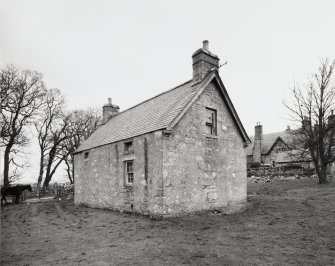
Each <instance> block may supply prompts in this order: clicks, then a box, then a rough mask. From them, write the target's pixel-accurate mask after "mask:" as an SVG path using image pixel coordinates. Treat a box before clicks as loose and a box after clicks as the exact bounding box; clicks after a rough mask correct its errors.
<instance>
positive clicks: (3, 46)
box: [0, 0, 335, 135]
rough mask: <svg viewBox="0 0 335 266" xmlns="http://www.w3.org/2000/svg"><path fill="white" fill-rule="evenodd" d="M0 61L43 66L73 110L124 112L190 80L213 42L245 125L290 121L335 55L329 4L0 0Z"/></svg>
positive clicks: (280, 126)
mask: <svg viewBox="0 0 335 266" xmlns="http://www.w3.org/2000/svg"><path fill="white" fill-rule="evenodd" d="M0 3H1V6H0V33H1V34H0V64H1V65H4V64H7V63H13V64H16V65H18V66H20V67H23V68H30V69H33V70H37V71H39V72H42V73H43V74H44V77H45V81H46V83H47V85H48V86H49V87H57V88H59V89H61V90H62V91H63V93H64V94H65V95H66V97H67V105H68V107H69V108H85V107H89V106H92V107H100V106H102V105H103V104H104V103H106V102H107V98H108V97H112V99H113V103H114V104H117V105H119V106H120V108H121V110H124V109H126V108H128V107H130V106H132V105H135V104H137V103H139V102H141V101H143V100H145V99H147V98H149V97H152V96H154V95H156V94H158V93H160V92H162V91H164V90H167V89H169V88H172V87H174V86H176V85H178V84H180V83H183V82H184V81H186V80H189V79H191V77H192V59H191V56H192V53H193V52H194V51H195V50H196V49H198V48H200V47H201V46H202V41H203V40H205V39H207V40H209V49H210V51H211V52H213V53H215V54H217V55H218V56H219V57H220V59H221V63H224V62H225V61H227V62H228V64H227V65H225V66H223V67H221V68H220V75H221V78H222V80H223V83H224V84H225V86H226V88H227V90H228V93H229V95H230V97H231V99H232V101H233V103H234V105H235V108H236V110H237V112H238V114H239V116H240V118H241V120H242V123H243V124H244V127H245V129H246V131H247V132H248V133H249V134H250V135H253V131H254V126H255V124H256V122H257V121H260V122H261V123H262V125H263V131H264V132H265V133H270V132H276V131H281V130H284V129H285V128H286V126H287V125H288V123H289V121H287V120H285V118H287V113H286V110H285V108H284V107H283V105H282V100H283V99H284V98H289V97H290V87H292V85H293V83H294V82H299V83H303V82H305V81H306V80H307V79H308V78H309V75H310V74H311V73H312V72H314V71H316V69H317V67H318V66H319V63H320V60H322V59H323V58H326V57H329V58H330V59H334V58H335V15H334V11H335V1H321V0H319V1H306V0H305V1H294V0H290V1H268V0H264V1H261V0H259V1H256V0H254V1H204V0H202V1H195V0H192V1H182V0H179V1H171V0H170V1H157V0H156V1H125V0H123V1H101V0H97V1H93V0H92V1H84V0H80V1H69V0H66V1H65V0H63V1H61V0H57V1H56V0H55V1H46V0H29V1H27V0H22V1H18V0H6V1H5V0H0Z"/></svg>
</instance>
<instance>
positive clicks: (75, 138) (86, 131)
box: [64, 108, 101, 184]
mask: <svg viewBox="0 0 335 266" xmlns="http://www.w3.org/2000/svg"><path fill="white" fill-rule="evenodd" d="M100 119H101V118H100V116H99V112H98V111H97V110H95V109H91V108H90V109H87V110H79V111H73V112H72V113H71V124H70V127H69V129H68V131H69V133H68V134H69V135H70V136H71V137H70V138H68V139H67V140H66V152H67V156H66V158H65V160H64V162H65V164H66V172H67V176H68V178H69V180H70V183H71V184H73V182H74V176H73V152H74V151H75V150H76V149H77V148H78V147H79V146H80V144H81V143H82V142H83V141H84V140H86V139H87V138H88V137H89V136H90V135H91V134H92V133H93V132H94V131H95V130H96V129H97V127H98V125H99V123H100Z"/></svg>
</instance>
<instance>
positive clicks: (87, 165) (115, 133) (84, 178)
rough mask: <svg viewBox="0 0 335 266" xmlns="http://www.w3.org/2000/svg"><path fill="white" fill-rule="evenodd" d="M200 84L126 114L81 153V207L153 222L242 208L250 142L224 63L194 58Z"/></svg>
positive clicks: (109, 114)
mask: <svg viewBox="0 0 335 266" xmlns="http://www.w3.org/2000/svg"><path fill="white" fill-rule="evenodd" d="M192 59H193V78H192V79H191V80H189V81H186V82H185V83H183V84H180V85H178V86H176V87H174V88H172V89H170V90H168V91H166V92H163V93H161V94H159V95H157V96H155V97H153V98H151V99H148V100H146V101H144V102H142V103H140V104H138V105H136V106H134V107H132V108H129V109H127V110H125V111H123V112H119V107H118V106H116V105H113V104H112V102H111V101H109V103H108V104H107V105H105V106H104V107H103V117H104V124H103V125H101V126H100V127H99V128H98V129H97V130H96V131H95V132H94V133H93V134H92V135H91V137H90V138H88V139H87V140H86V141H85V142H84V143H83V144H82V145H81V146H80V147H79V148H78V149H77V151H76V152H75V155H74V175H75V204H84V205H87V206H91V207H97V208H108V209H113V210H120V211H133V212H137V213H141V214H147V215H150V216H174V215H180V214H183V213H189V212H196V211H202V210H209V209H225V208H229V209H230V208H233V209H234V208H237V207H239V206H241V204H242V203H243V202H245V201H246V196H247V179H246V156H245V149H246V147H247V144H248V143H249V142H250V140H249V138H248V136H247V134H246V132H245V130H244V128H243V125H242V123H241V121H240V119H239V117H238V115H237V113H236V110H235V108H234V106H233V104H232V102H231V100H230V98H229V96H228V93H227V90H226V88H225V87H224V85H223V83H222V80H221V78H220V76H219V72H218V70H219V58H218V56H216V55H215V54H213V53H211V52H210V51H209V49H208V41H204V42H203V48H200V49H198V50H197V51H195V52H194V53H193V55H192Z"/></svg>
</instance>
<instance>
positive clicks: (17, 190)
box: [1, 185, 32, 207]
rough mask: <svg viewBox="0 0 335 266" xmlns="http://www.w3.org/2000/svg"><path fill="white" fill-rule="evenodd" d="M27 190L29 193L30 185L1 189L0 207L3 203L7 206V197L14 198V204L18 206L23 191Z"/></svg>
mask: <svg viewBox="0 0 335 266" xmlns="http://www.w3.org/2000/svg"><path fill="white" fill-rule="evenodd" d="M26 189H28V190H29V191H31V190H32V189H31V186H30V185H17V186H14V187H3V188H1V207H2V206H3V201H5V203H6V204H7V201H6V197H7V196H8V195H11V196H15V204H19V202H20V197H21V194H22V192H23V191H25V190H26Z"/></svg>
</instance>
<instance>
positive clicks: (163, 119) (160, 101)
mask: <svg viewBox="0 0 335 266" xmlns="http://www.w3.org/2000/svg"><path fill="white" fill-rule="evenodd" d="M215 77H216V78H217V79H219V81H218V83H220V82H221V85H220V86H221V88H222V87H223V84H222V81H221V79H220V77H219V76H218V73H217V71H216V70H214V71H211V72H210V73H209V74H208V75H207V76H206V78H204V79H203V80H202V81H201V82H200V83H198V84H196V85H192V80H189V81H187V82H185V83H183V84H181V85H179V86H177V87H175V88H173V89H171V90H168V91H166V92H163V93H161V94H159V95H157V96H155V97H153V98H151V99H148V100H146V101H144V102H142V103H140V104H138V105H135V106H134V107H131V108H129V109H127V110H125V111H123V112H120V113H119V114H117V115H116V116H114V117H112V118H111V119H110V120H109V121H108V122H107V123H106V124H104V125H102V126H100V127H99V128H98V129H97V130H96V131H95V132H94V133H93V134H92V135H91V136H90V137H89V138H88V139H87V140H86V141H84V142H83V143H82V144H81V145H80V147H79V148H78V149H77V150H76V151H75V153H78V152H81V151H84V150H88V149H91V148H95V147H98V146H102V145H106V144H109V143H113V142H117V141H120V140H124V139H128V138H132V137H135V136H139V135H142V134H145V133H149V132H153V131H156V130H160V129H172V128H173V126H174V125H175V124H176V123H177V122H178V121H179V119H180V118H181V117H182V115H183V114H184V113H185V112H186V111H187V109H188V108H189V107H190V106H191V105H192V103H193V102H194V101H195V100H196V99H197V97H198V96H199V95H200V94H201V92H202V90H203V89H204V88H206V87H207V85H208V83H209V82H211V81H212V80H213V78H215ZM222 89H223V94H224V97H225V100H226V102H228V109H229V110H230V112H231V113H232V115H233V118H234V120H235V122H236V124H237V127H238V129H239V130H240V133H241V135H242V138H243V139H244V141H245V142H250V140H249V138H248V136H247V134H246V132H245V130H244V128H243V126H242V123H241V121H240V120H239V118H238V116H237V113H236V111H235V109H234V106H233V105H232V103H231V101H230V99H229V96H228V94H227V92H226V90H225V88H222Z"/></svg>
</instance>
